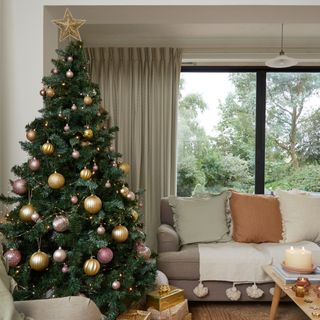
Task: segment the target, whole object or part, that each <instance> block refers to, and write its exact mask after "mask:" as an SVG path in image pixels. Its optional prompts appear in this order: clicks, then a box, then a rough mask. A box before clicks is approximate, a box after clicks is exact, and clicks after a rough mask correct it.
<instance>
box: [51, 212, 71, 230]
mask: <svg viewBox="0 0 320 320" xmlns="http://www.w3.org/2000/svg"><path fill="white" fill-rule="evenodd" d="M69 224H70V222H69V219H68V218H67V217H66V216H63V215H60V216H56V217H55V218H54V219H53V222H52V226H53V229H54V230H56V231H57V232H64V231H66V230H67V229H68V228H69Z"/></svg>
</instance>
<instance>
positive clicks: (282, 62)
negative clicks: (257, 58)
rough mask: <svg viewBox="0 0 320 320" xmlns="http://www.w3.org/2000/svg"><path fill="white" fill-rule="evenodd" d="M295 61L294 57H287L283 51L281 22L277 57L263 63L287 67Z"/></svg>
mask: <svg viewBox="0 0 320 320" xmlns="http://www.w3.org/2000/svg"><path fill="white" fill-rule="evenodd" d="M297 63H298V61H297V60H296V59H294V58H290V57H288V56H287V55H285V53H284V51H283V24H281V50H280V52H279V55H278V56H277V57H275V58H273V59H270V60H267V61H266V63H265V64H266V66H268V67H270V68H289V67H293V66H295V65H296V64H297Z"/></svg>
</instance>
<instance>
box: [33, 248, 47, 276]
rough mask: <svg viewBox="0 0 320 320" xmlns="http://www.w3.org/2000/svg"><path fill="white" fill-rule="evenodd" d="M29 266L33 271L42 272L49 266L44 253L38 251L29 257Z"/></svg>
mask: <svg viewBox="0 0 320 320" xmlns="http://www.w3.org/2000/svg"><path fill="white" fill-rule="evenodd" d="M29 265H30V267H31V269H33V270H35V271H42V270H44V269H45V268H46V267H47V266H48V265H49V257H48V255H47V254H46V253H44V252H42V251H40V250H38V252H35V253H34V254H33V255H32V256H31V257H30V260H29Z"/></svg>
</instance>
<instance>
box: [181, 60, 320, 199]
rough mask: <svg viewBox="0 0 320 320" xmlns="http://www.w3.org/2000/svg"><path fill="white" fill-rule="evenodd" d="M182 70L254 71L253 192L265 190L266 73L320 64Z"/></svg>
mask: <svg viewBox="0 0 320 320" xmlns="http://www.w3.org/2000/svg"><path fill="white" fill-rule="evenodd" d="M183 72H191V73H192V72H197V73H201V72H203V73H214V72H217V73H223V72H228V73H232V72H243V73H245V72H250V73H256V128H255V132H256V139H255V185H254V187H255V194H264V191H265V186H264V185H265V134H266V126H265V122H266V90H267V85H266V83H267V73H288V72H289V73H297V72H301V73H303V72H304V73H307V72H308V73H320V66H296V67H291V68H285V69H281V68H279V69H272V68H268V67H264V66H182V67H181V73H183Z"/></svg>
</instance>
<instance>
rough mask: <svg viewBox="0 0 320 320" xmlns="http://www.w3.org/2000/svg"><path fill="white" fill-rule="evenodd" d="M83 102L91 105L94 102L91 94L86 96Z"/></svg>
mask: <svg viewBox="0 0 320 320" xmlns="http://www.w3.org/2000/svg"><path fill="white" fill-rule="evenodd" d="M83 102H84V104H85V105H86V106H90V105H91V104H92V98H91V97H90V96H85V97H84V98H83Z"/></svg>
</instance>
